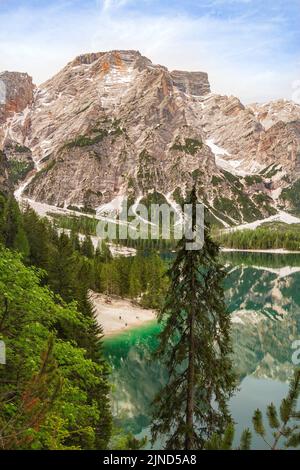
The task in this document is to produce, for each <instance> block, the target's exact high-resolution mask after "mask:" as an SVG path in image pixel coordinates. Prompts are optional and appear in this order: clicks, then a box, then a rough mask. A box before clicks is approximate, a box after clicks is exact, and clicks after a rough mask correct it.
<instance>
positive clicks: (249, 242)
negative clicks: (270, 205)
mask: <svg viewBox="0 0 300 470" xmlns="http://www.w3.org/2000/svg"><path fill="white" fill-rule="evenodd" d="M214 238H215V240H217V241H218V243H220V244H221V245H222V246H224V247H227V248H236V249H243V250H247V249H248V250H251V249H252V250H254V249H255V250H269V249H278V248H284V249H286V250H291V251H300V226H299V225H298V224H295V225H289V226H287V225H286V224H284V223H273V224H264V225H262V226H261V227H259V228H256V229H255V230H248V229H247V230H238V231H234V232H233V231H232V232H224V231H219V232H214Z"/></svg>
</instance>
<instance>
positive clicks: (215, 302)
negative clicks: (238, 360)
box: [152, 188, 235, 450]
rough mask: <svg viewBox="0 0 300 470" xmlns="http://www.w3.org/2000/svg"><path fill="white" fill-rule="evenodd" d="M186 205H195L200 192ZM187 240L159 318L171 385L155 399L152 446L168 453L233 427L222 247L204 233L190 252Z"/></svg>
mask: <svg viewBox="0 0 300 470" xmlns="http://www.w3.org/2000/svg"><path fill="white" fill-rule="evenodd" d="M186 203H189V204H193V208H194V209H193V221H192V225H193V229H195V228H196V216H195V213H196V203H197V195H196V190H195V188H194V189H193V190H192V192H191V195H190V197H189V200H187V201H186ZM187 242H189V240H186V238H184V237H183V239H182V240H180V242H179V244H178V249H177V255H176V259H175V262H174V264H173V266H172V268H171V270H170V277H171V285H170V288H169V291H168V294H167V297H166V301H165V305H164V308H163V309H162V311H161V313H160V315H159V321H160V322H161V323H162V325H163V331H162V333H161V334H160V337H159V347H158V350H157V355H158V356H159V358H160V360H162V361H163V362H164V364H165V365H166V367H167V369H168V373H169V381H168V383H167V385H166V386H165V388H163V389H162V390H161V391H160V393H159V394H158V395H157V397H156V398H155V400H154V404H153V407H154V415H153V421H152V440H153V442H154V441H155V440H156V439H157V438H158V437H159V436H161V437H162V439H163V441H164V446H165V448H166V449H177V450H178V449H185V450H189V449H201V448H203V446H204V444H205V441H206V440H207V439H208V438H209V437H210V436H211V435H212V434H213V433H215V432H220V433H222V432H223V431H224V429H225V428H226V425H227V424H228V422H230V415H229V411H228V407H227V403H228V400H229V398H230V397H231V396H232V394H233V391H234V389H235V377H234V374H233V372H232V364H231V357H230V356H231V352H232V349H231V342H230V318H229V314H228V312H227V311H226V306H225V301H224V291H223V280H224V277H225V270H224V268H223V266H221V265H220V264H219V261H218V256H219V247H218V246H217V245H216V244H215V243H214V242H213V241H212V239H211V237H210V234H209V228H208V227H206V228H205V242H204V246H203V248H202V249H201V250H195V251H188V250H186V243H187Z"/></svg>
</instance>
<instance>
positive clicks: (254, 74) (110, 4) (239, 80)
mask: <svg viewBox="0 0 300 470" xmlns="http://www.w3.org/2000/svg"><path fill="white" fill-rule="evenodd" d="M299 25H300V0H198V1H197V0H186V1H183V0H174V1H170V0H168V1H167V0H160V1H158V0H27V1H25V0H0V71H4V70H10V71H20V72H27V73H29V74H30V75H31V76H32V77H33V79H34V82H35V83H36V84H40V83H42V82H43V81H45V80H47V79H48V78H50V77H51V76H53V75H54V74H55V73H56V72H58V71H59V70H60V69H61V68H62V67H64V66H65V65H66V63H67V62H69V61H70V60H72V59H73V58H74V57H75V56H77V55H79V54H82V53H86V52H98V51H106V50H112V49H135V50H139V51H140V52H141V53H142V54H143V55H145V56H147V57H148V58H149V59H151V60H152V61H153V62H154V63H159V64H162V65H165V66H167V67H168V68H169V69H170V70H173V69H177V70H178V69H179V70H180V69H181V70H191V71H206V72H207V73H208V74H209V79H210V83H211V88H212V90H213V91H214V92H216V93H221V94H226V95H235V96H238V97H239V98H240V99H241V100H242V101H243V102H244V103H251V102H256V101H258V102H266V101H270V100H272V99H277V98H286V99H293V96H294V94H295V89H296V88H300V26H299Z"/></svg>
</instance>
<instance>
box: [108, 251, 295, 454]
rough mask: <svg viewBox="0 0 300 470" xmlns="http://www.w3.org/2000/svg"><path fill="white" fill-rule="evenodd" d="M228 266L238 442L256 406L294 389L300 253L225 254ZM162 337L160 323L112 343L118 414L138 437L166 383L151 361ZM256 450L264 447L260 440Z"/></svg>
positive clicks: (159, 368)
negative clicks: (152, 354)
mask: <svg viewBox="0 0 300 470" xmlns="http://www.w3.org/2000/svg"><path fill="white" fill-rule="evenodd" d="M222 261H223V262H224V263H225V264H226V266H227V269H228V276H227V278H226V282H225V289H226V299H227V305H228V311H229V313H230V314H231V318H232V340H233V346H234V366H235V370H236V373H237V375H238V378H239V391H238V392H237V393H236V396H235V397H234V398H233V399H232V402H231V410H232V415H233V418H234V420H235V422H236V423H237V437H239V435H240V433H241V431H242V430H243V429H244V428H245V427H251V416H252V414H253V411H254V409H255V408H257V407H260V408H262V410H264V409H265V407H266V405H267V404H269V403H270V402H271V401H273V402H274V403H275V404H278V403H279V402H280V400H281V399H282V398H283V397H284V395H285V394H286V391H287V389H288V384H287V382H288V380H289V378H290V376H291V373H292V371H293V367H294V366H293V364H292V361H291V357H292V354H293V352H294V351H293V349H292V343H293V342H294V341H295V340H297V339H300V288H299V286H300V255H271V254H256V253H251V254H247V253H226V255H225V254H223V255H222ZM158 332H159V326H158V325H157V324H155V323H153V324H148V325H147V326H144V327H141V328H138V329H135V330H131V331H130V332H128V333H123V334H122V335H120V336H118V337H114V338H110V339H107V340H106V341H105V351H106V354H107V356H108V357H109V360H110V363H111V364H112V366H113V372H112V382H113V384H114V385H115V387H114V393H113V413H114V415H115V416H117V417H118V420H119V421H121V423H122V426H123V427H125V428H126V429H127V430H130V431H131V432H133V433H134V434H136V435H144V434H145V433H146V434H147V433H148V432H149V430H148V427H149V423H150V416H151V410H150V404H151V401H152V399H153V397H154V395H155V394H156V392H158V390H159V389H160V388H161V387H162V386H163V385H164V383H165V382H166V380H167V373H166V370H165V369H164V367H163V366H162V364H160V363H159V361H155V360H153V358H152V357H151V353H152V351H153V350H154V349H155V347H156V344H157V333H158ZM253 446H254V447H255V448H264V444H263V443H262V442H261V441H260V440H258V439H256V438H254V440H253Z"/></svg>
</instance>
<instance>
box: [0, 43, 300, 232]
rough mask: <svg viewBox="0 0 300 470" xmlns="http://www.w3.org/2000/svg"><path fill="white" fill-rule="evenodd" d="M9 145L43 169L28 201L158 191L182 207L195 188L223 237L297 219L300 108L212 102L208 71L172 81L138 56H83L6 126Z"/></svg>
mask: <svg viewBox="0 0 300 470" xmlns="http://www.w3.org/2000/svg"><path fill="white" fill-rule="evenodd" d="M0 77H1V76H0ZM24 104H25V103H24ZM1 136H2V137H1ZM0 146H1V147H2V148H3V150H4V152H6V149H7V147H9V148H10V149H11V148H14V146H21V147H22V148H24V149H25V148H26V149H27V150H28V152H27V161H28V158H29V152H30V155H31V157H32V159H33V161H34V162H35V166H36V169H37V171H36V174H35V176H34V178H33V179H32V180H31V182H30V181H29V182H28V184H27V187H26V189H25V193H24V195H23V196H25V197H27V198H30V199H33V200H36V201H39V202H44V203H48V204H52V205H56V206H60V207H65V208H66V207H68V206H76V207H78V208H85V207H86V208H92V209H95V210H97V209H99V208H101V206H102V205H104V204H107V203H109V202H111V201H112V200H114V199H115V198H117V197H120V196H125V195H127V196H129V197H130V199H131V200H137V199H138V198H140V199H141V198H146V199H147V198H150V195H151V193H153V192H154V193H157V194H158V195H160V196H159V197H160V198H161V199H164V198H165V200H167V199H171V200H173V201H174V202H178V201H180V199H182V198H183V197H184V194H185V192H186V189H187V188H189V187H190V186H191V185H192V184H194V183H196V185H197V189H198V194H199V196H200V198H201V199H202V201H203V202H204V203H205V204H206V206H207V207H208V208H209V210H210V213H211V216H212V219H213V221H214V222H215V223H218V224H220V223H221V224H222V225H225V226H227V225H236V224H240V223H245V222H251V221H253V220H255V219H259V218H264V217H269V216H272V215H274V213H276V211H277V210H278V208H280V209H287V210H291V211H294V210H298V207H295V206H294V201H293V198H291V197H290V194H289V190H290V188H293V185H294V184H297V181H298V179H299V177H300V176H299V175H300V106H299V105H297V104H296V103H293V102H286V101H284V100H277V101H274V102H271V103H269V104H262V105H259V104H252V105H248V106H247V105H243V104H242V103H241V101H240V100H239V99H238V98H236V97H233V96H222V95H218V94H215V93H212V92H211V89H210V84H209V80H208V75H207V74H206V73H205V72H187V71H176V70H175V71H169V70H168V69H167V68H166V67H164V66H161V65H155V64H153V63H152V62H151V61H150V60H149V59H147V58H146V57H144V56H142V55H141V54H140V53H139V52H138V51H109V52H98V53H89V54H83V55H80V56H78V57H76V58H75V59H74V60H72V61H71V62H69V63H68V64H67V65H66V66H65V67H64V68H63V69H62V70H61V71H60V72H58V73H57V74H56V75H55V76H54V77H52V78H50V79H49V80H47V81H46V82H45V83H44V84H42V85H41V86H40V87H38V88H35V89H34V96H33V98H32V102H31V103H27V104H26V106H24V108H23V109H22V110H20V111H19V112H18V113H17V112H16V113H14V115H13V116H12V117H11V116H9V118H6V120H5V122H4V123H2V126H0ZM16 148H17V147H16ZM24 154H25V152H24ZM9 158H10V159H14V158H15V154H13V153H12V152H11V150H10V157H9ZM282 193H283V194H284V195H285V198H284V199H282V197H281V196H282ZM296 205H297V204H296ZM299 209H300V207H299ZM220 221H221V222H220Z"/></svg>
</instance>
